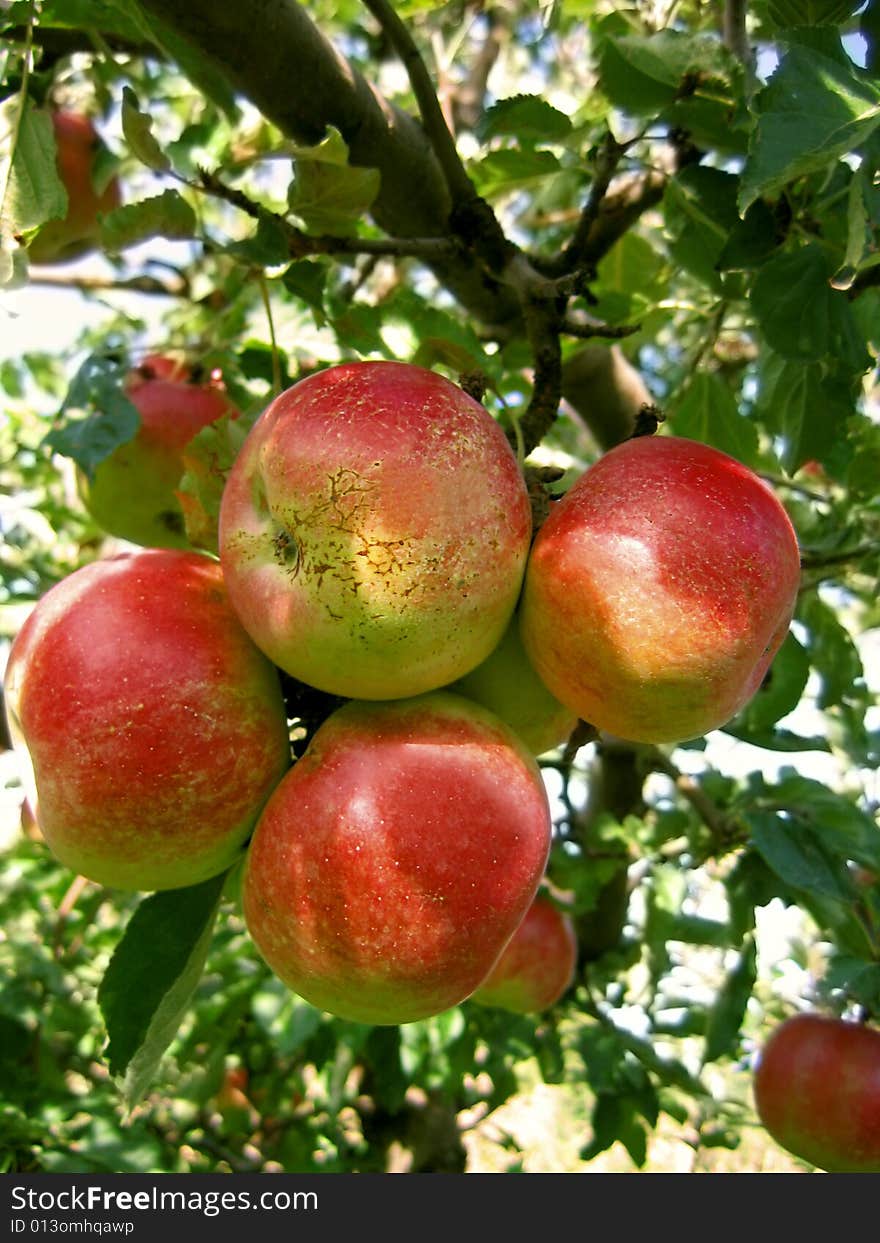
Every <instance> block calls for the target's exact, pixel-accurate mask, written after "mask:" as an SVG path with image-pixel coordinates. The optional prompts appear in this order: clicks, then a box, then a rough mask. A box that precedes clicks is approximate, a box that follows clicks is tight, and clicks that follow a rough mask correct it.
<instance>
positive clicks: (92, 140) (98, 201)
mask: <svg viewBox="0 0 880 1243" xmlns="http://www.w3.org/2000/svg"><path fill="white" fill-rule="evenodd" d="M52 128H53V131H54V134H55V153H56V166H57V169H58V176H59V178H60V180H61V183H62V185H63V186H64V188H65V190H66V191H67V211H66V212H65V214H64V216H63V217H61V218H59V219H57V220H47V221H46V223H45V224H43V225H41V226H40V229H39V230H38V232H37V233H36V235H35V236H34V237H33V239H32V240H31V242H30V243H29V245H28V257H29V259H30V261H31V263H69V262H70V261H72V260H74V259H79V258H80V257H81V256H82V255H84V254H87V253H88V252H89V251H92V250H95V249H96V248H97V246H98V242H99V239H100V234H101V217H102V216H103V215H106V213H107V212H110V211H112V210H113V209H114V208H115V207H118V206H119V205H120V203H121V202H122V192H121V189H120V185H119V180H118V178H117V177H115V176H114V177H111V178H110V180H109V181H108V182H107V184H106V186H104V187H103V188H102V189H101V190H100V191H99V190H96V189H95V184H94V174H95V160H96V157H97V155H98V153H99V152H100V150H101V148H102V145H103V144H102V141H101V138H100V136H99V134H98V132H97V130H96V129H95V125H94V122H93V121H92V119H91V118H90V117H88V116H85V115H84V114H82V113H79V112H71V111H63V110H56V111H53V113H52Z"/></svg>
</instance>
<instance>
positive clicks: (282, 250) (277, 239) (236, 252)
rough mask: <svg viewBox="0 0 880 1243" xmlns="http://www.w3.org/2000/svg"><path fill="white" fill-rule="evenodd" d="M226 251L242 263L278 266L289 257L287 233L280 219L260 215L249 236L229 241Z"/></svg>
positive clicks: (257, 265) (268, 266) (265, 266)
mask: <svg viewBox="0 0 880 1243" xmlns="http://www.w3.org/2000/svg"><path fill="white" fill-rule="evenodd" d="M225 249H226V253H227V254H228V255H232V256H233V257H234V258H235V259H239V260H241V262H242V263H247V264H249V265H253V266H254V267H260V268H274V267H279V266H280V265H281V264H283V263H287V262H288V261H289V259H290V246H289V245H288V241H287V234H286V233H285V231H284V226H283V224H282V223H281V221H280V220H276V219H275V218H274V217H273V216H270V215H261V216H260V218H259V220H258V221H257V227H256V229H255V230H254V232H253V233H252V234H251V235H250V237H246V238H244V239H243V240H242V241H240V242H231V243H230V244H229V245H228V246H227V247H226V248H225Z"/></svg>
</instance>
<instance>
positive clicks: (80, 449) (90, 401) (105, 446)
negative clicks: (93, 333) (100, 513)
mask: <svg viewBox="0 0 880 1243" xmlns="http://www.w3.org/2000/svg"><path fill="white" fill-rule="evenodd" d="M127 370H128V368H127V364H126V363H125V362H124V361H122V360H119V359H115V358H108V357H107V356H106V355H101V354H92V355H90V356H89V357H88V358H87V359H86V360H85V361H84V362H83V363H82V365H81V366H80V368H79V370H78V371H77V373H76V375H75V376H74V378H73V380H72V382H71V385H70V388H69V389H68V392H67V396H66V397H65V399H64V402H63V404H62V406H61V410H60V411H59V413H58V418H57V420H56V422H55V426H54V427H53V428H52V430H51V431H50V432H48V433H47V435H46V437H45V439H44V442H43V443H44V444H45V445H46V447H47V448H49V449H51V450H52V452H54V453H60V454H62V455H63V456H64V457H69V458H72V459H73V461H74V462H76V464H77V466H79V467H80V469H81V470H82V471H84V472H85V474H86V476H87V477H88V478H89V479H91V478H93V477H94V473H95V469H96V467H97V466H98V465H99V464H100V463H101V462H103V461H104V459H105V458H106V457H109V456H110V454H111V453H112V452H113V450H114V449H117V448H118V447H119V446H120V445H124V444H127V443H128V441H129V440H132V439H133V438H134V436H135V435H136V434H137V431H138V428H139V427H140V425H141V416H140V414H139V413H138V410H137V407H136V406H135V405H134V404H133V402H131V401H130V400H129V398H128V397H127V396H126V393H125V388H124V382H125V376H126V373H127Z"/></svg>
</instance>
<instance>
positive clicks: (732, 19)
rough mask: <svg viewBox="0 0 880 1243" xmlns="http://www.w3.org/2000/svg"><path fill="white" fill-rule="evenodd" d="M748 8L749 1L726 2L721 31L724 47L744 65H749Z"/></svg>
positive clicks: (731, 0) (735, 0)
mask: <svg viewBox="0 0 880 1243" xmlns="http://www.w3.org/2000/svg"><path fill="white" fill-rule="evenodd" d="M747 8H748V2H747V0H724V13H723V16H722V30H721V37H722V39H723V42H724V46H725V47H726V48H727V50H728V51H729V52H731V53H732V54H733V55H734V56H735V57H736V58H737V60H738V61H741V62H742V64H744V65H747V64H748V61H749V41H748V36H747V34H746V9H747Z"/></svg>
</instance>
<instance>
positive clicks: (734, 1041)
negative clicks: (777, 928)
mask: <svg viewBox="0 0 880 1243" xmlns="http://www.w3.org/2000/svg"><path fill="white" fill-rule="evenodd" d="M757 978H758V953H757V946H756V944H755V938H754V937H753V936H747V937H746V938H745V940H744V942H743V948H742V950H741V951H740V954H739V956H738V958H737V962H736V966H735V967H734V968H733V970H732V971H729V972H728V974H727V976H726V978H725V980H724V983H723V984H722V986H721V989H720V991H719V992H718V993H717V994H716V997H715V1001H714V1003H713V1004H712V1008H711V1009H710V1011H709V1018H708V1022H707V1024H706V1043H705V1047H704V1050H703V1061H704V1062H716V1061H717V1060H718V1058H720V1057H727V1056H729V1055H731V1054H733V1053H734V1052H735V1051H736V1048H737V1045H738V1043H739V1033H740V1029H741V1027H742V1023H743V1019H744V1017H745V1013H746V1006H747V1005H748V1003H749V998H750V997H751V995H752V989H753V988H754V985H755V980H756V979H757Z"/></svg>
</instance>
